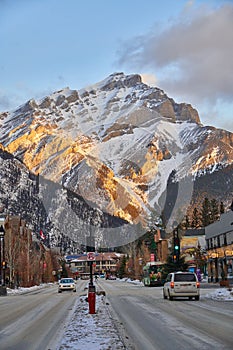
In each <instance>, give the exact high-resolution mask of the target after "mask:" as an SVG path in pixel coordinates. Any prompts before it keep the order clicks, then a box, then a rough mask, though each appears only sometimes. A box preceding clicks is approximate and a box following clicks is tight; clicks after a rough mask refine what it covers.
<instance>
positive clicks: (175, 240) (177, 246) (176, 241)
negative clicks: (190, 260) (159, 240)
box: [173, 232, 180, 262]
mask: <svg viewBox="0 0 233 350" xmlns="http://www.w3.org/2000/svg"><path fill="white" fill-rule="evenodd" d="M173 247H174V248H173V262H178V261H179V256H180V239H179V237H178V232H174V236H173Z"/></svg>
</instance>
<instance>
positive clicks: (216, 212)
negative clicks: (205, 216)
mask: <svg viewBox="0 0 233 350" xmlns="http://www.w3.org/2000/svg"><path fill="white" fill-rule="evenodd" d="M210 207H211V223H212V222H215V221H217V220H218V218H219V209H218V203H217V201H216V199H212V200H211V202H210Z"/></svg>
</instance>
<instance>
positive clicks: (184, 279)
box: [163, 272, 200, 300]
mask: <svg viewBox="0 0 233 350" xmlns="http://www.w3.org/2000/svg"><path fill="white" fill-rule="evenodd" d="M163 297H164V299H167V298H168V299H170V300H173V298H174V297H189V299H192V298H195V300H199V298H200V282H199V281H198V278H197V275H196V274H195V273H193V272H171V273H169V274H168V275H167V278H166V281H165V283H164V286H163Z"/></svg>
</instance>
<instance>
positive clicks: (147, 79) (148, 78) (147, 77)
mask: <svg viewBox="0 0 233 350" xmlns="http://www.w3.org/2000/svg"><path fill="white" fill-rule="evenodd" d="M140 75H141V77H142V81H143V83H145V84H148V85H150V86H156V85H157V84H158V80H157V78H156V76H155V75H154V74H149V73H142V74H140Z"/></svg>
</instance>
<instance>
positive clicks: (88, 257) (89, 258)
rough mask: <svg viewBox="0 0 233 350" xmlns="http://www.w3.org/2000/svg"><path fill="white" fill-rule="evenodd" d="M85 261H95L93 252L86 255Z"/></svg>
mask: <svg viewBox="0 0 233 350" xmlns="http://www.w3.org/2000/svg"><path fill="white" fill-rule="evenodd" d="M87 260H89V261H93V260H95V253H94V252H89V253H87Z"/></svg>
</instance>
